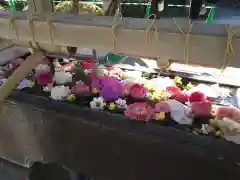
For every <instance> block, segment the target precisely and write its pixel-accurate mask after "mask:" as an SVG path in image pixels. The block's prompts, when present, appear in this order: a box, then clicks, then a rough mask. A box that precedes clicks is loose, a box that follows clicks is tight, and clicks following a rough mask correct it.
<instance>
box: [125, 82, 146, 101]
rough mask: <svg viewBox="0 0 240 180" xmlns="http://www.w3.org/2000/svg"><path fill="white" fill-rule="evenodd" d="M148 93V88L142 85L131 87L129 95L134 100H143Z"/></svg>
mask: <svg viewBox="0 0 240 180" xmlns="http://www.w3.org/2000/svg"><path fill="white" fill-rule="evenodd" d="M147 92H148V89H147V88H145V87H143V86H141V85H140V84H133V85H132V86H131V87H130V91H129V94H130V96H132V97H133V98H136V99H142V98H144V97H145V96H146V93H147Z"/></svg>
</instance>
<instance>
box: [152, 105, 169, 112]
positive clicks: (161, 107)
mask: <svg viewBox="0 0 240 180" xmlns="http://www.w3.org/2000/svg"><path fill="white" fill-rule="evenodd" d="M155 111H156V112H165V113H168V112H170V106H169V104H168V103H156V104H155Z"/></svg>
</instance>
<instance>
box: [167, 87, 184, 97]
mask: <svg viewBox="0 0 240 180" xmlns="http://www.w3.org/2000/svg"><path fill="white" fill-rule="evenodd" d="M166 91H167V93H168V94H169V96H170V97H171V96H172V95H174V94H178V93H181V89H180V88H179V87H177V86H168V87H167V88H166Z"/></svg>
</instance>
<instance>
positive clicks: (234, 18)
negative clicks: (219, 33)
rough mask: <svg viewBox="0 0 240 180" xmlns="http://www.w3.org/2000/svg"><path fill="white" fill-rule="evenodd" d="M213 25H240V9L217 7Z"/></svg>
mask: <svg viewBox="0 0 240 180" xmlns="http://www.w3.org/2000/svg"><path fill="white" fill-rule="evenodd" d="M213 24H237V25H239V24H240V9H232V8H223V7H216V8H215V14H214V20H213Z"/></svg>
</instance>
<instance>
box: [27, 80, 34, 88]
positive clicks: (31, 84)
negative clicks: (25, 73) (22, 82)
mask: <svg viewBox="0 0 240 180" xmlns="http://www.w3.org/2000/svg"><path fill="white" fill-rule="evenodd" d="M35 85H36V83H35V82H34V81H31V82H30V83H29V84H28V87H29V88H33V87H34V86H35Z"/></svg>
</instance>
